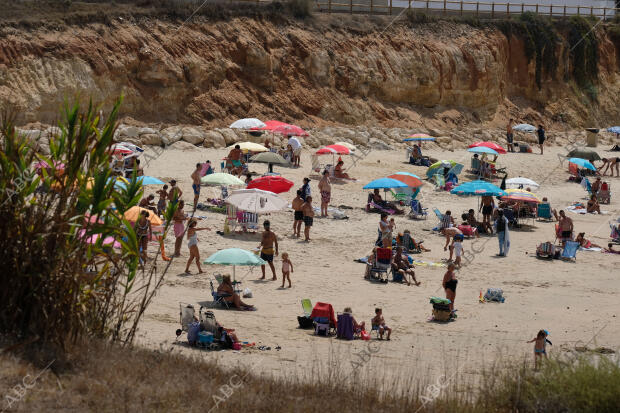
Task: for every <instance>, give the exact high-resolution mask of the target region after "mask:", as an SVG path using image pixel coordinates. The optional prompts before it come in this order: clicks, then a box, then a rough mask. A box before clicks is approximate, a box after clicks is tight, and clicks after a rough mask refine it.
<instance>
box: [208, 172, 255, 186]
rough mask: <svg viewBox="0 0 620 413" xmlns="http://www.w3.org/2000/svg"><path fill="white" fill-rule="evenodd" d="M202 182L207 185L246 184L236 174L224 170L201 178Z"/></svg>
mask: <svg viewBox="0 0 620 413" xmlns="http://www.w3.org/2000/svg"><path fill="white" fill-rule="evenodd" d="M200 183H202V184H205V185H219V186H230V185H233V186H234V185H245V182H243V181H242V180H241V179H239V178H237V177H236V176H234V175H231V174H227V173H224V172H216V173H213V174H209V175H205V176H203V177H202V178H200Z"/></svg>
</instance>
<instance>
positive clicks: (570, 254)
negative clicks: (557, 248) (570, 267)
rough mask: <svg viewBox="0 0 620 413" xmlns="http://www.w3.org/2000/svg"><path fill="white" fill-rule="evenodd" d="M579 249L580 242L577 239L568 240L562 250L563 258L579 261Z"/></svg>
mask: <svg viewBox="0 0 620 413" xmlns="http://www.w3.org/2000/svg"><path fill="white" fill-rule="evenodd" d="M578 249H579V243H578V242H576V241H566V244H565V245H564V250H563V251H562V256H561V257H562V259H563V260H570V259H573V260H575V261H577V250H578Z"/></svg>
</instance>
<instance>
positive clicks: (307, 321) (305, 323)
mask: <svg viewBox="0 0 620 413" xmlns="http://www.w3.org/2000/svg"><path fill="white" fill-rule="evenodd" d="M297 322H298V323H299V328H303V329H309V328H312V327H314V323H313V322H312V319H311V318H310V317H306V316H297Z"/></svg>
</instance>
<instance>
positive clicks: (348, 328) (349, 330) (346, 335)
mask: <svg viewBox="0 0 620 413" xmlns="http://www.w3.org/2000/svg"><path fill="white" fill-rule="evenodd" d="M354 330H355V329H354V328H353V317H351V314H348V313H339V314H338V327H337V328H336V337H337V338H341V339H344V340H353V338H354V337H355V331H354Z"/></svg>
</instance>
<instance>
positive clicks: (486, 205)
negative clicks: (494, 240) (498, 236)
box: [478, 196, 495, 234]
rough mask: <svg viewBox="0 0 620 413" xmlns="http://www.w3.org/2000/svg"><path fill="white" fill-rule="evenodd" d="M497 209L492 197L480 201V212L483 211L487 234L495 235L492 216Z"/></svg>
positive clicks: (485, 197) (483, 224) (483, 221)
mask: <svg viewBox="0 0 620 413" xmlns="http://www.w3.org/2000/svg"><path fill="white" fill-rule="evenodd" d="M494 208H495V201H494V200H493V197H492V196H483V197H482V199H481V200H480V208H479V209H478V212H480V211H482V226H483V228H484V230H485V231H486V232H489V231H490V232H491V234H492V233H493V229H492V228H491V215H493V209H494Z"/></svg>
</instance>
